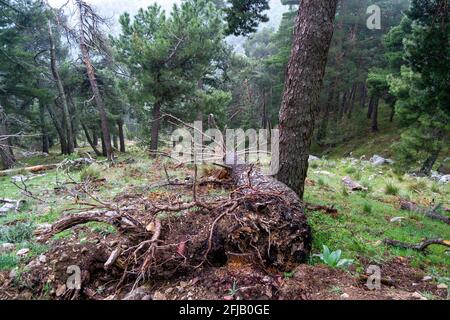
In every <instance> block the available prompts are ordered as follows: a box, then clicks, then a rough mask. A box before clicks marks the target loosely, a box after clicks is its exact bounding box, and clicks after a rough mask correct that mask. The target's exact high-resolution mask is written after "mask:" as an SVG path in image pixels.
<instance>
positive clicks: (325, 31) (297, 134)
mask: <svg viewBox="0 0 450 320" xmlns="http://www.w3.org/2000/svg"><path fill="white" fill-rule="evenodd" d="M337 3H338V0H303V1H300V7H299V10H298V15H297V18H296V23H295V32H294V41H293V46H292V52H291V58H290V61H289V65H288V69H287V75H286V80H285V90H284V95H283V104H282V107H281V111H280V170H279V173H278V179H279V180H280V181H281V182H284V183H285V184H286V185H287V186H289V187H290V188H291V189H292V190H294V191H295V192H296V193H297V194H298V195H299V197H300V199H303V194H304V187H305V179H306V175H307V172H308V158H309V151H310V147H311V138H312V135H313V132H314V126H315V119H316V115H317V113H318V110H317V109H318V102H319V96H320V90H321V88H322V83H323V77H324V74H325V68H326V64H327V56H328V51H329V48H330V43H331V38H332V36H333V22H334V18H335V15H336V7H337Z"/></svg>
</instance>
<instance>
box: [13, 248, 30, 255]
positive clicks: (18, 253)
mask: <svg viewBox="0 0 450 320" xmlns="http://www.w3.org/2000/svg"><path fill="white" fill-rule="evenodd" d="M28 252H30V249H28V248H23V249H20V250H19V251H17V253H16V255H17V256H18V257H24V256H26V255H27V254H28Z"/></svg>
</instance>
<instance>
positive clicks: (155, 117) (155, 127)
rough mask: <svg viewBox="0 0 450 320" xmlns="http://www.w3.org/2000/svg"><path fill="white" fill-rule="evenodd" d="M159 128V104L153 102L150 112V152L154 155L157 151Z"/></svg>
mask: <svg viewBox="0 0 450 320" xmlns="http://www.w3.org/2000/svg"><path fill="white" fill-rule="evenodd" d="M160 127H161V103H160V102H159V101H156V102H155V105H154V106H153V111H152V133H151V141H150V152H152V153H153V154H155V153H156V152H157V151H158V140H159V129H160Z"/></svg>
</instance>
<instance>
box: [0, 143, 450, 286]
mask: <svg viewBox="0 0 450 320" xmlns="http://www.w3.org/2000/svg"><path fill="white" fill-rule="evenodd" d="M51 157H53V156H51ZM122 157H123V158H122V159H125V158H130V157H132V158H133V159H134V160H135V161H136V162H135V163H133V164H130V165H126V166H116V167H113V168H107V167H106V166H103V165H99V166H96V167H95V171H96V172H99V173H101V177H102V178H104V179H106V184H105V185H104V186H101V187H100V188H99V190H98V191H96V196H97V197H99V198H101V199H104V200H105V201H112V200H113V198H114V197H115V196H116V195H117V194H119V193H121V192H123V191H124V190H125V189H127V188H133V189H134V190H139V192H143V193H145V194H148V195H149V196H153V195H154V196H158V194H162V195H164V194H165V193H166V194H167V192H168V191H167V189H165V188H153V189H150V188H149V186H150V185H152V184H154V183H155V182H158V181H163V180H165V174H164V170H163V169H162V165H163V164H166V165H167V166H168V167H169V168H170V169H169V172H170V175H171V178H172V179H174V178H178V179H180V180H181V181H183V180H184V178H185V177H186V175H190V174H191V173H190V172H188V171H187V170H186V169H174V166H172V167H170V166H171V164H170V162H167V161H168V160H166V159H163V160H160V161H155V160H152V159H149V158H148V157H147V156H146V155H145V154H144V153H142V152H139V151H135V152H132V153H129V154H127V155H123V156H122ZM47 160H48V159H47ZM54 160H56V158H55V157H53V158H52V161H54ZM118 160H119V161H120V160H121V159H120V158H119V159H118ZM33 161H35V162H36V163H39V161H38V159H35V160H33ZM52 161H50V163H52ZM55 162H57V161H55ZM91 170H92V169H85V170H82V171H78V172H76V171H75V172H71V177H72V178H73V179H74V180H76V181H81V179H82V178H83V177H85V176H92V175H96V174H97V173H93V174H92V172H90V173H89V172H88V171H91ZM324 171H327V172H329V174H323V172H324ZM83 172H85V173H83ZM316 172H317V173H316ZM88 173H89V174H88ZM347 175H350V176H351V177H352V179H354V180H355V181H358V182H359V183H361V184H362V185H363V186H365V187H366V188H367V189H368V191H366V192H348V191H347V190H346V189H345V188H343V186H342V182H341V180H342V178H343V177H344V176H347ZM309 179H311V180H313V181H315V182H316V183H315V184H311V185H308V186H307V187H306V193H305V201H307V202H309V203H314V204H318V205H327V206H331V205H334V206H335V207H336V209H338V211H339V215H338V216H337V217H336V218H334V217H332V216H330V215H328V214H326V213H324V212H307V216H308V220H309V223H310V225H311V227H312V230H313V235H314V236H313V253H314V254H317V253H320V252H322V248H323V245H326V246H328V247H329V248H333V249H335V250H337V249H340V250H342V252H343V254H344V256H345V258H349V259H354V260H355V266H356V268H357V271H360V272H362V271H363V270H362V263H361V261H362V260H363V259H364V260H365V261H367V260H368V261H371V262H374V263H383V262H384V261H387V260H389V259H391V258H393V257H395V256H403V257H409V258H411V261H412V264H413V266H415V267H420V268H423V269H424V270H425V271H426V272H429V274H433V275H434V276H436V277H443V278H445V277H449V276H450V271H449V269H450V268H449V267H448V266H449V265H450V256H449V255H447V254H445V248H442V247H440V246H431V247H430V250H429V254H427V255H423V254H422V253H420V252H415V251H412V250H404V249H396V248H392V247H388V246H385V245H384V244H382V240H383V239H384V238H390V239H394V240H399V241H404V242H408V243H416V242H420V241H422V239H423V238H433V237H436V238H445V239H450V230H449V228H448V226H447V225H445V224H444V223H441V222H439V221H434V220H431V219H429V218H427V217H425V216H423V215H418V214H415V213H413V212H406V211H400V210H399V209H398V208H399V205H398V204H399V198H400V197H402V198H406V197H407V198H408V199H409V200H411V201H414V202H417V203H419V204H420V205H423V206H429V205H431V204H432V203H444V204H448V199H449V198H450V190H449V188H445V187H444V186H442V185H438V184H434V183H432V182H427V180H424V179H421V178H414V177H411V176H408V175H405V176H402V178H401V179H399V178H398V176H396V175H395V173H394V171H393V170H392V169H391V168H390V167H389V166H384V167H373V166H372V165H370V164H369V163H367V162H365V161H359V160H356V161H355V160H354V159H353V160H351V159H347V158H343V159H342V158H336V159H328V160H326V159H324V160H320V161H316V162H315V165H314V167H311V170H310V171H309ZM65 181H69V179H68V177H67V176H65V175H64V174H62V173H57V172H56V171H55V170H53V171H49V172H46V175H45V176H43V177H38V178H35V179H33V180H30V181H28V182H27V184H28V186H29V190H31V191H32V192H33V194H36V195H40V196H43V197H45V199H46V201H47V202H48V204H45V205H43V204H39V203H38V202H36V201H34V200H32V199H28V200H27V201H28V202H27V204H26V206H25V207H24V208H23V209H22V210H21V211H20V212H19V213H10V214H8V215H7V216H5V217H0V230H2V231H1V232H0V239H1V240H0V242H10V241H9V240H13V242H16V243H17V248H16V250H19V249H20V248H24V247H27V248H30V250H31V252H30V254H29V255H28V256H27V257H26V258H20V259H19V258H17V257H16V256H15V252H12V253H9V254H4V255H0V270H11V269H13V268H15V267H23V266H24V265H26V263H27V262H29V261H30V259H32V258H33V257H35V256H37V255H38V254H40V253H42V252H45V250H47V247H45V246H40V245H38V244H36V243H35V242H34V239H33V237H32V236H31V233H30V232H29V231H30V230H31V229H32V228H34V227H35V226H37V225H39V224H42V223H53V222H55V221H56V220H58V219H59V218H60V216H61V214H62V212H63V211H64V210H65V209H67V208H69V207H74V205H73V199H70V198H69V199H68V198H66V197H65V196H64V195H56V194H55V193H54V191H53V188H54V187H56V186H58V185H60V184H61V183H62V182H65ZM421 181H425V183H426V187H425V188H420V187H421V186H422V187H423V184H422V185H421V183H422V182H421ZM411 186H414V187H411ZM416 190H420V193H418V192H416ZM169 193H170V192H169ZM227 195H228V193H227V191H225V190H217V189H213V190H211V192H210V194H209V196H211V197H223V196H227ZM0 196H1V197H7V198H13V199H14V198H19V197H21V195H20V192H19V190H17V188H16V187H15V186H14V185H12V184H11V182H10V178H9V177H1V178H0ZM185 199H187V198H185ZM83 200H88V201H89V200H90V199H83ZM398 216H403V217H405V219H403V220H402V222H401V223H390V222H389V221H390V219H392V218H393V217H398ZM28 228H29V229H28ZM87 228H89V230H90V231H92V232H96V233H99V234H104V235H106V234H108V233H111V232H115V230H114V229H113V228H111V227H109V226H105V225H103V224H98V223H91V224H88V225H87ZM5 230H6V231H5ZM72 236H73V233H72V231H70V230H68V231H64V232H62V233H60V234H58V235H56V236H55V237H54V238H53V240H54V241H58V240H61V239H68V238H71V237H72ZM82 238H83V234H80V235H79V237H78V240H81V239H82ZM7 240H8V241H7ZM311 262H312V263H317V259H312V260H311ZM335 290H336V291H338V289H335Z"/></svg>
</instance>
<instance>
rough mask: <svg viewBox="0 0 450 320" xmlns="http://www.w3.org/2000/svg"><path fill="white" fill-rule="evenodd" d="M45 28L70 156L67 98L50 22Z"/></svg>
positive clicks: (70, 123) (69, 121)
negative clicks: (46, 29)
mask: <svg viewBox="0 0 450 320" xmlns="http://www.w3.org/2000/svg"><path fill="white" fill-rule="evenodd" d="M47 26H48V37H49V41H50V61H51V70H52V75H53V79H54V80H55V82H56V85H57V87H58V93H59V98H60V101H61V106H62V111H63V120H64V121H63V123H64V127H65V131H66V134H65V136H66V137H67V153H68V154H72V153H73V152H74V143H73V130H72V120H71V119H70V113H69V105H68V103H67V96H66V93H65V91H64V86H63V83H62V81H61V77H60V75H59V67H58V61H57V58H56V46H55V40H54V38H53V31H52V24H51V22H50V20H47Z"/></svg>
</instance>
